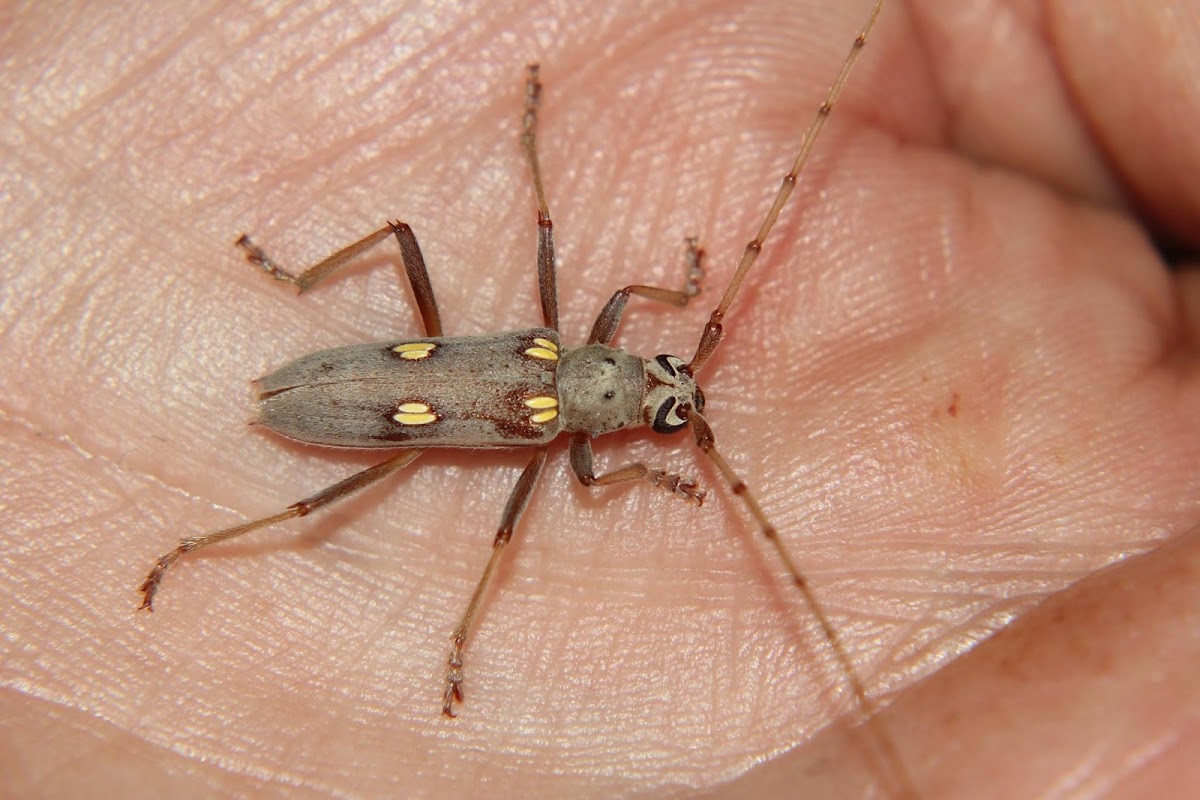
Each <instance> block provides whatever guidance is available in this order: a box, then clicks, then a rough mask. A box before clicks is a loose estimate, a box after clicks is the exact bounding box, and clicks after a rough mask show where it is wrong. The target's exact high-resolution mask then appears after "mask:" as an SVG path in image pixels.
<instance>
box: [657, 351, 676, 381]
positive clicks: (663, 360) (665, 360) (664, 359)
mask: <svg viewBox="0 0 1200 800" xmlns="http://www.w3.org/2000/svg"><path fill="white" fill-rule="evenodd" d="M654 360H655V361H657V362H658V365H659V366H660V367H662V368H663V369H664V370H665V371H666V373H667V374H668V375H670V376H672V377H674V376H675V375H677V374H678V373H676V372H675V365H674V364H672V363H671V357H670V356H666V355H663V356H655V357H654Z"/></svg>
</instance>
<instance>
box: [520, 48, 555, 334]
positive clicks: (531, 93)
mask: <svg viewBox="0 0 1200 800" xmlns="http://www.w3.org/2000/svg"><path fill="white" fill-rule="evenodd" d="M541 101H542V83H541V81H539V80H538V65H537V64H530V65H529V67H528V73H527V74H526V76H525V114H524V116H522V117H521V147H523V148H524V149H525V158H526V159H527V160H528V161H529V174H530V176H531V177H532V178H533V192H534V194H535V195H536V196H537V207H538V290H539V294H540V295H541V299H542V319H544V320H545V322H546V327H547V328H552V329H553V330H558V276H557V270H558V268H557V266H556V265H555V263H554V223H553V222H551V220H550V206H549V205H548V204H547V203H546V189H545V187H544V186H543V185H542V165H541V161H540V160H539V159H538V150H537V110H538V106H539V105H540V104H541Z"/></svg>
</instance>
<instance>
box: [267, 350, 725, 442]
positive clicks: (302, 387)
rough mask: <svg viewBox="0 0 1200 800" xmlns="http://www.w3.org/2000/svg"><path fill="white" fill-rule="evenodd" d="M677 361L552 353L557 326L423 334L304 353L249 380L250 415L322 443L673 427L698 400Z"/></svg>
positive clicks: (511, 437) (496, 438) (522, 438)
mask: <svg viewBox="0 0 1200 800" xmlns="http://www.w3.org/2000/svg"><path fill="white" fill-rule="evenodd" d="M682 365H683V362H682V360H680V359H678V358H676V357H674V356H658V357H657V358H656V359H653V360H647V359H642V358H639V357H638V356H634V355H630V354H629V353H626V352H625V351H623V350H620V349H617V348H613V347H609V346H607V345H601V344H589V345H585V346H583V347H579V348H573V349H569V350H563V351H562V352H561V353H560V347H559V339H558V334H557V332H555V331H553V330H550V329H549V328H530V329H527V330H520V331H509V332H506V333H501V334H493V335H488V336H458V337H427V338H418V339H407V340H404V341H400V342H376V343H371V344H360V345H350V346H347V347H337V348H334V349H332V350H322V351H320V352H317V353H311V354H309V355H306V356H303V357H301V358H298V359H296V360H295V361H292V362H291V363H289V364H286V365H284V366H283V367H280V368H279V369H277V370H275V371H274V372H272V373H270V374H269V375H266V376H264V377H262V378H260V379H259V380H258V381H257V384H258V387H259V397H258V400H259V408H258V417H257V419H256V420H255V422H256V423H257V424H259V425H262V426H263V427H265V428H269V429H271V430H273V431H275V432H276V433H279V434H282V435H284V436H287V437H289V438H291V439H296V440H298V441H302V442H309V443H312V444H320V445H326V446H332V447H356V448H363V447H458V448H502V447H528V446H537V445H544V444H546V443H548V442H550V441H552V440H553V439H554V438H555V437H556V436H558V434H559V433H560V432H563V431H567V432H583V433H587V434H589V435H592V436H597V435H600V434H603V433H610V432H612V431H616V430H621V429H623V428H629V427H638V426H641V425H650V426H652V427H653V428H654V429H655V430H658V431H660V432H664V433H669V432H672V431H674V430H678V429H680V428H682V427H683V425H684V424H685V420H684V419H683V418H682V417H681V416H679V414H678V413H677V412H678V408H679V406H680V404H681V403H689V404H695V405H697V406H699V407H701V408H702V407H703V400H702V398H703V395H702V394H700V392H699V389H698V388H697V387H696V385H695V381H694V380H692V378H691V376H690V375H688V374H687V373H686V371H685V370H682V369H681V367H682Z"/></svg>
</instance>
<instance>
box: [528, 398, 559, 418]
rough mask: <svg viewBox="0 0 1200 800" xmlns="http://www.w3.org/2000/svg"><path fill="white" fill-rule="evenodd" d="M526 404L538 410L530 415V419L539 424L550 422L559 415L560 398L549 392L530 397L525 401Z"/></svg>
mask: <svg viewBox="0 0 1200 800" xmlns="http://www.w3.org/2000/svg"><path fill="white" fill-rule="evenodd" d="M525 405H526V406H528V407H529V408H532V409H535V410H537V409H544V410H538V412H537V413H536V414H530V415H529V421H530V422H533V423H535V424H537V425H541V424H542V423H544V422H549V421H550V420H552V419H554V418H555V417H557V416H558V398H557V397H551V396H550V395H547V394H540V395H537V396H536V397H530V398H529V399H527V400H526V401H525Z"/></svg>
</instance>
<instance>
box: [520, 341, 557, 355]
mask: <svg viewBox="0 0 1200 800" xmlns="http://www.w3.org/2000/svg"><path fill="white" fill-rule="evenodd" d="M533 343H534V345H536V346H535V347H530V348H528V349H527V350H526V351H525V355H527V356H530V357H531V358H544V359H545V360H547V361H558V345H556V344H555V343H554V342H552V341H550V340H549V339H543V338H541V337H540V336H539V337H538V338H536V339H534V340H533Z"/></svg>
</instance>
